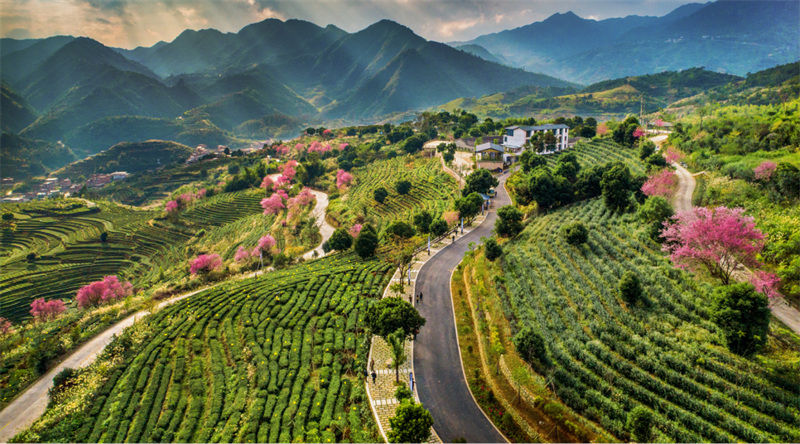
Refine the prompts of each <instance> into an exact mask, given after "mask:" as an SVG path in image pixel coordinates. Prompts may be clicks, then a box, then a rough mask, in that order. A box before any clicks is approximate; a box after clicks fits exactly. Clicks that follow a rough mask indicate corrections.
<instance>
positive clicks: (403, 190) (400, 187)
mask: <svg viewBox="0 0 800 444" xmlns="http://www.w3.org/2000/svg"><path fill="white" fill-rule="evenodd" d="M394 189H395V191H397V194H408V192H409V191H411V182H409V181H407V180H400V181H398V182H397V183H395V184H394Z"/></svg>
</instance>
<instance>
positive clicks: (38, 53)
mask: <svg viewBox="0 0 800 444" xmlns="http://www.w3.org/2000/svg"><path fill="white" fill-rule="evenodd" d="M73 40H75V37H71V36H55V37H48V38H46V39H40V40H22V41H21V42H24V44H18V43H17V42H20V41H19V40H14V39H1V41H0V46H2V47H3V56H2V59H0V66H2V72H0V74H2V77H3V80H5V81H6V82H8V83H9V84H10V85H12V86H13V87H14V88H16V89H18V90H19V89H22V87H21V82H24V80H25V78H26V77H29V76H30V75H31V74H32V73H33V71H34V70H35V69H36V68H37V67H38V66H39V65H40V64H41V63H42V62H44V61H45V60H47V59H48V58H49V57H51V56H52V55H53V54H55V52H56V51H58V50H59V49H61V48H63V47H64V45H66V44H67V43H69V42H72V41H73ZM31 42H33V43H31ZM10 49H16V50H15V51H13V52H12V51H9V52H8V53H6V50H10ZM23 86H24V84H23Z"/></svg>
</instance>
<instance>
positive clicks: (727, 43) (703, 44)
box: [453, 0, 800, 84]
mask: <svg viewBox="0 0 800 444" xmlns="http://www.w3.org/2000/svg"><path fill="white" fill-rule="evenodd" d="M798 17H800V2H797V1H794V0H788V1H786V0H763V1H754V0H718V1H716V2H712V3H705V4H699V3H690V4H686V5H683V6H681V7H679V8H677V9H675V10H674V11H672V12H670V13H669V14H667V15H665V16H662V17H642V16H628V17H623V18H611V19H606V20H600V21H597V20H590V19H585V18H581V17H578V16H577V15H575V14H574V13H572V12H567V13H564V14H555V15H553V16H551V17H549V18H548V19H546V20H544V21H541V22H536V23H532V24H530V25H526V26H522V27H519V28H515V29H510V30H506V31H502V32H498V33H493V34H486V35H482V36H480V37H477V38H475V39H473V40H471V41H468V42H454V43H453V45H454V46H458V47H463V46H465V45H466V46H469V47H471V48H473V50H472V51H471V52H472V53H473V54H477V55H479V56H480V53H481V52H486V53H488V54H490V55H491V57H489V58H488V59H490V60H501V61H505V62H507V63H508V64H509V65H511V66H516V67H521V68H524V69H526V70H530V71H536V72H542V73H545V74H549V75H552V76H556V77H559V78H563V79H566V80H569V81H572V82H577V83H583V84H587V83H593V82H598V81H601V80H605V79H612V78H618V77H625V76H631V75H642V74H651V73H656V72H661V71H674V70H681V69H686V68H691V67H697V66H703V67H705V68H706V69H709V70H712V71H718V72H725V73H730V74H736V75H745V74H746V73H748V72H755V71H759V70H762V69H765V68H769V67H771V66H775V65H779V64H782V63H788V62H793V61H795V60H797V59H798V57H799V56H800V39H798V36H799V35H800V20H799V19H798ZM475 47H480V48H482V50H483V51H481V50H475Z"/></svg>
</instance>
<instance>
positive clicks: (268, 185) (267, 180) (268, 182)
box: [259, 176, 275, 191]
mask: <svg viewBox="0 0 800 444" xmlns="http://www.w3.org/2000/svg"><path fill="white" fill-rule="evenodd" d="M259 186H260V187H261V188H263V189H264V190H265V191H269V190H271V189H273V187H274V186H275V181H273V180H272V178H271V177H269V176H264V179H262V180H261V185H259Z"/></svg>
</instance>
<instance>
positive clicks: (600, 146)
mask: <svg viewBox="0 0 800 444" xmlns="http://www.w3.org/2000/svg"><path fill="white" fill-rule="evenodd" d="M567 153H574V154H575V157H577V158H578V163H579V164H580V165H581V168H589V167H592V166H595V165H603V164H604V163H607V162H614V161H620V162H623V163H625V164H627V165H628V167H629V168H630V169H631V174H644V172H645V167H644V164H642V163H641V162H640V161H639V150H638V146H634V148H625V147H623V146H622V145H619V144H617V143H615V142H614V141H613V140H611V139H605V138H603V139H593V140H589V141H580V142H578V143H577V144H575V147H573V148H570V149H568V150H566V151H562V152H560V153H556V154H548V155H544V157H545V159H546V160H547V165H548V166H549V167H551V168H552V167H554V166H555V164H556V161H557V160H558V157H559V156H560V155H562V154H567Z"/></svg>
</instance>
